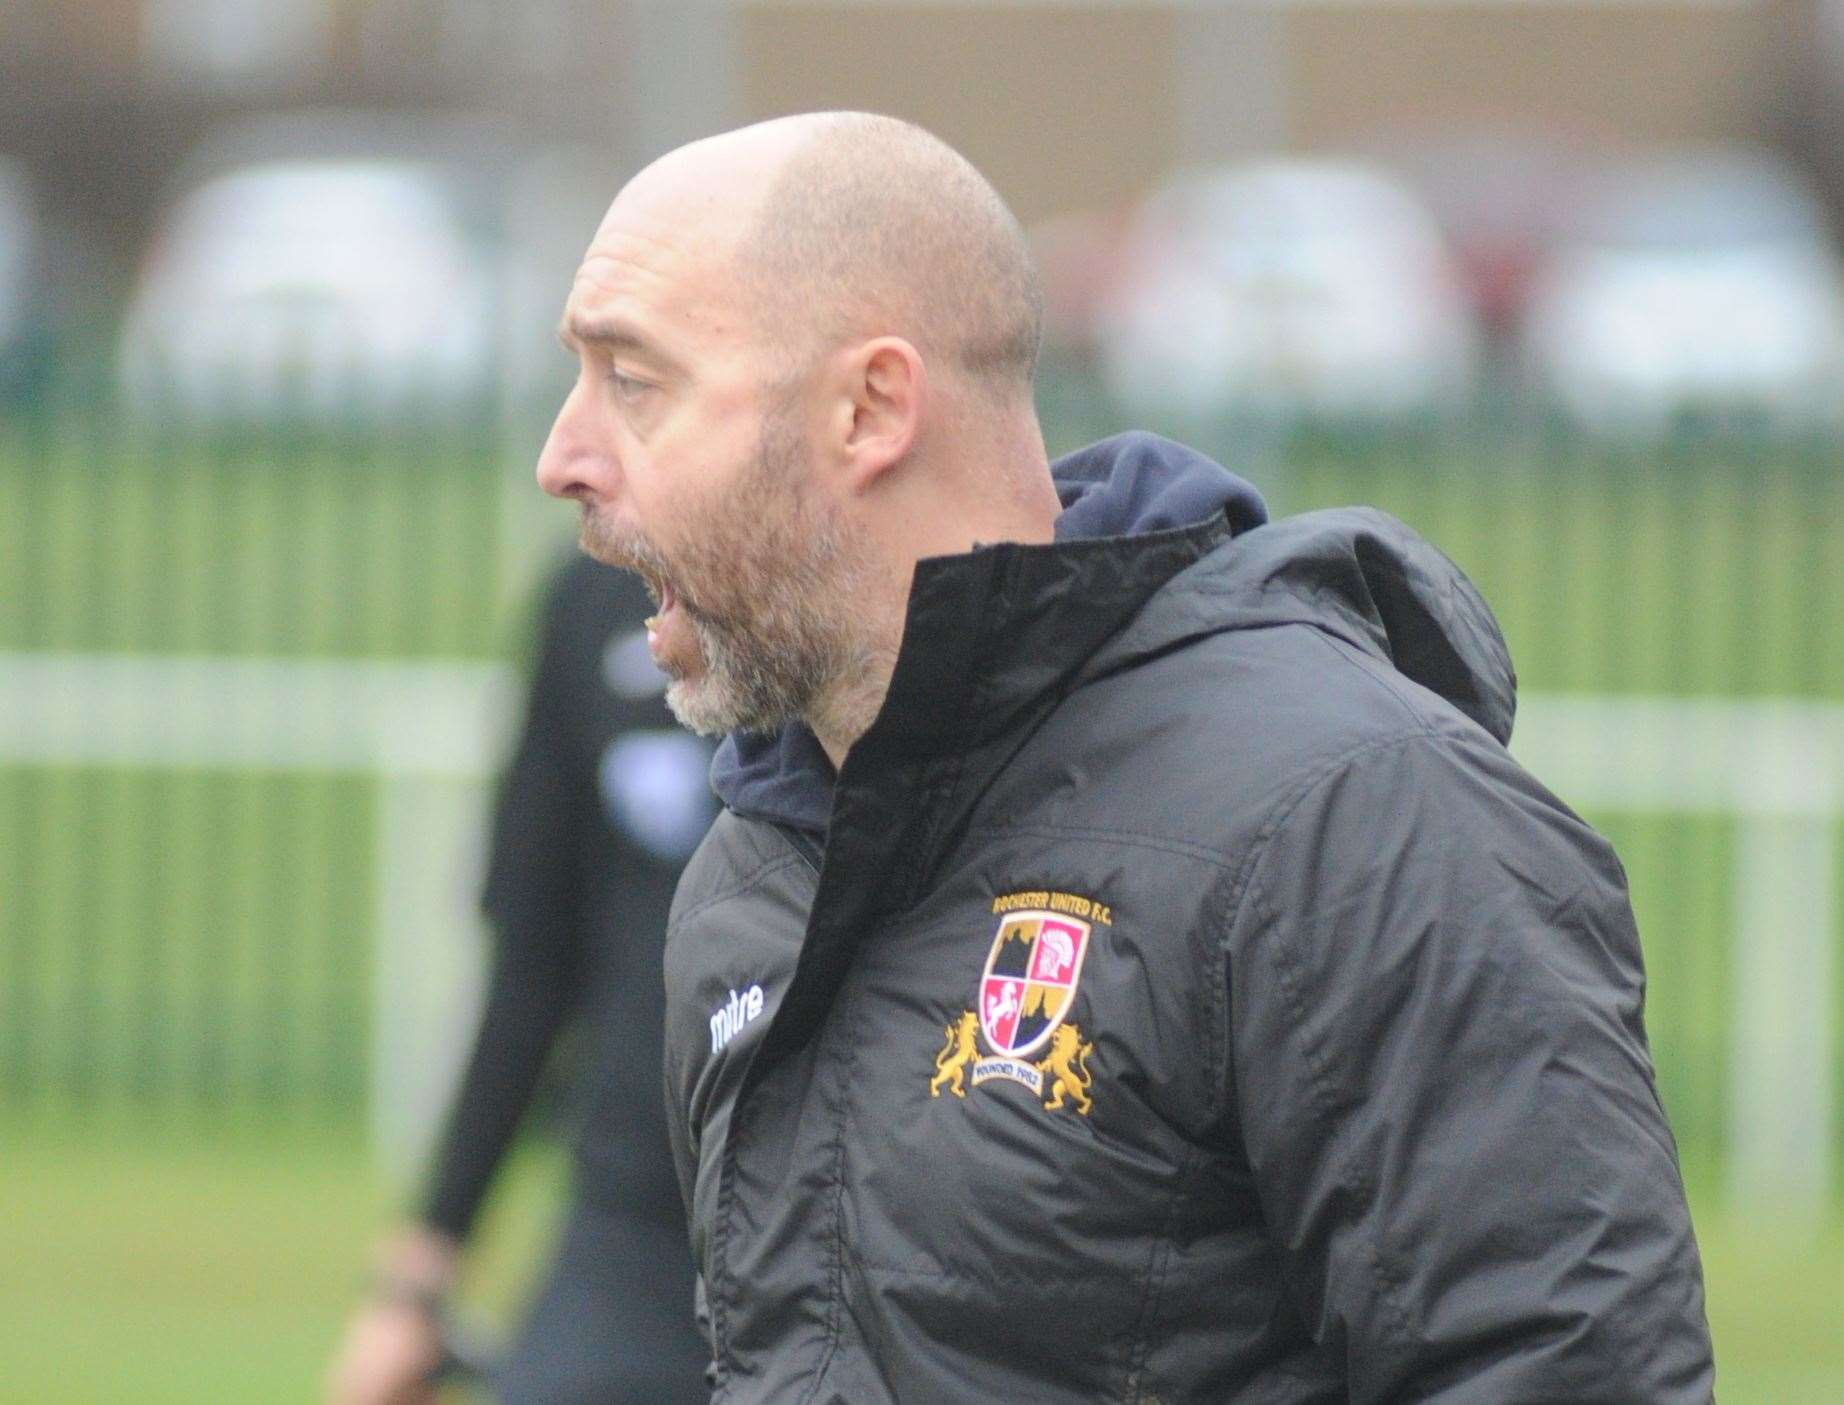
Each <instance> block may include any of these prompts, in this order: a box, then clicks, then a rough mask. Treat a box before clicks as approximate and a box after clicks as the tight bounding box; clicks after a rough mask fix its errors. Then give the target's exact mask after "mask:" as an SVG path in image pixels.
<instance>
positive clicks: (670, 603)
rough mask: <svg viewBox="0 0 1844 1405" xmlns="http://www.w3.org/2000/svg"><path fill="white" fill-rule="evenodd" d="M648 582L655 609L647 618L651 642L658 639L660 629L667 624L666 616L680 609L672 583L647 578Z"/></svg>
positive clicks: (648, 589)
mask: <svg viewBox="0 0 1844 1405" xmlns="http://www.w3.org/2000/svg"><path fill="white" fill-rule="evenodd" d="M646 581H647V591H648V593H649V594H651V595H652V596H653V603H654V607H655V608H654V611H653V613H652V614H651V615H650V616H648V618H647V635H648V639H649V642H650V641H651V640H653V639H656V638H658V636H659V631H660V627H661V625H663V624H664V623H665V620H666V616H668V615H670V614H671V613H672V612H673V611H674V610H675V609H677V608H678V604H679V597H678V595H677V594H676V593H675V592H674V590H673V588H672V582H671V581H668V580H663V579H662V580H654V579H653V578H652V577H647V578H646Z"/></svg>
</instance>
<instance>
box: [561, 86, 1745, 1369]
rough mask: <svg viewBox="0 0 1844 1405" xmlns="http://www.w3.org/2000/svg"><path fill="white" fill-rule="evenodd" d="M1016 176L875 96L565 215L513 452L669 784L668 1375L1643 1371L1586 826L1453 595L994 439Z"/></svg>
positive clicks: (1178, 486)
mask: <svg viewBox="0 0 1844 1405" xmlns="http://www.w3.org/2000/svg"><path fill="white" fill-rule="evenodd" d="M1038 325H1039V295H1038V291H1037V285H1036V281H1035V278H1034V275H1033V273H1032V268H1031V263H1030V259H1029V257H1028V254H1027V252H1026V248H1025V244H1024V241H1023V239H1022V237H1021V235H1020V233H1019V230H1018V227H1017V224H1016V222H1015V221H1014V220H1013V219H1012V217H1011V216H1010V214H1009V213H1008V212H1007V210H1006V208H1005V206H1004V204H1003V202H1002V201H1001V200H1000V199H999V197H998V196H997V195H996V194H995V193H994V192H993V190H992V189H991V187H990V186H989V185H988V184H987V183H986V182H985V180H983V179H982V178H981V177H980V175H979V174H978V173H977V172H976V171H975V170H974V169H973V168H972V167H971V166H970V165H968V163H967V162H966V161H965V160H964V159H962V158H961V157H960V156H959V155H957V154H956V153H955V152H953V151H952V150H951V149H949V148H948V147H946V146H945V145H944V144H942V143H941V142H939V141H938V140H936V139H935V138H933V137H931V136H929V135H928V134H927V133H924V132H922V131H919V130H918V129H916V128H914V127H911V126H908V125H906V124H904V123H901V122H897V121H893V120H891V119H887V118H880V117H874V116H868V115H863V114H818V115H810V116H803V117H799V118H792V119H785V120H782V121H778V122H772V123H767V124H763V125H761V126H756V127H750V128H746V129H744V130H742V131H738V132H732V133H729V134H726V135H724V136H721V137H717V138H713V139H711V140H708V141H704V142H699V143H695V144H693V145H691V146H688V147H685V148H683V149H682V150H679V151H677V152H674V153H672V154H671V155H669V156H667V157H665V158H663V159H662V160H660V161H659V162H658V163H656V164H655V165H653V166H652V167H650V168H649V169H647V170H646V171H644V172H642V173H641V174H640V175H639V176H637V177H636V178H635V179H634V180H633V181H632V182H630V183H629V185H628V186H627V187H626V188H625V189H624V190H623V191H622V192H621V193H620V195H619V196H618V198H617V199H616V200H615V202H614V204H613V206H612V207H611V208H610V210H609V212H608V215H607V217H606V219H605V220H604V221H603V223H602V226H601V228H600V229H599V230H598V231H597V233H596V236H595V240H594V242H593V243H592V245H591V246H590V249H589V251H588V254H587V256H586V258H585V259H584V261H583V264H582V267H581V269H580V271H579V272H578V274H577V277H576V281H575V285H574V287H573V289H572V291H571V294H570V297H569V300H568V303H567V305H566V308H565V313H564V324H563V334H564V340H565V342H566V344H567V345H568V346H569V348H570V349H571V350H572V351H573V352H574V353H575V354H576V355H577V357H578V358H579V361H580V364H581V374H580V377H579V379H578V381H577V383H576V386H575V388H574V389H573V390H572V392H571V394H570V396H569V398H568V400H567V401H566V402H565V404H564V406H563V409H562V411H561V412H560V413H559V415H558V418H557V422H556V425H555V427H554V428H553V430H552V432H551V436H550V439H549V442H548V443H547V444H546V446H545V449H544V453H543V457H542V459H541V461H540V463H539V467H538V477H539V480H540V482H541V483H542V484H543V486H544V487H545V489H546V490H547V491H549V492H551V493H553V494H556V495H558V496H562V497H566V498H570V499H573V500H574V501H575V502H577V503H578V504H579V506H580V508H581V512H582V540H583V545H584V546H585V548H586V549H587V550H589V551H590V552H591V553H592V554H594V555H596V556H598V557H600V558H601V559H603V560H604V561H608V562H612V563H614V564H616V565H620V566H624V567H627V568H629V569H631V570H633V571H636V572H638V573H639V574H640V575H641V576H642V578H643V579H644V580H645V581H646V583H647V585H648V586H649V588H650V590H651V591H652V594H653V596H654V598H655V599H656V601H657V602H658V609H657V611H656V613H655V615H654V617H653V619H652V620H651V622H650V624H649V642H650V645H651V647H652V650H653V653H654V657H655V658H656V659H657V660H658V661H659V663H660V665H661V666H662V668H664V669H665V670H666V672H668V673H669V674H670V675H671V676H672V678H673V680H674V681H673V683H672V685H671V687H670V689H669V691H668V702H669V704H670V705H671V707H672V708H673V711H674V712H675V713H676V715H677V716H678V717H679V719H680V720H681V721H682V722H684V723H685V724H686V725H687V726H689V727H691V728H693V729H694V730H696V731H699V732H702V733H707V734H711V735H723V736H724V737H725V740H724V742H723V743H722V745H721V747H720V750H719V753H718V758H717V762H716V764H715V766H714V769H713V779H714V783H715V786H716V789H717V791H718V793H719V796H720V797H721V799H722V800H723V802H724V813H723V814H722V815H721V816H720V817H719V819H718V820H717V822H716V824H715V825H714V827H713V828H712V830H711V833H710V835H709V836H708V837H707V839H706V840H705V842H704V844H703V846H702V847H701V848H700V850H699V851H698V853H697V855H696V856H695V857H694V858H693V860H692V862H691V864H690V866H689V868H688V869H687V871H686V874H685V876H684V878H683V879H682V881H681V883H680V886H679V890H678V894H677V896H676V898H675V901H674V905H673V915H672V920H671V926H670V930H669V932H668V937H667V950H666V973H665V975H666V987H667V1016H666V1020H667V1031H666V1041H667V1043H666V1083H667V1116H668V1122H669V1126H670V1128H671V1131H672V1137H673V1142H674V1151H675V1154H676V1159H677V1163H678V1168H679V1175H680V1181H681V1186H682V1189H683V1192H684V1196H685V1200H686V1204H687V1207H688V1209H689V1212H690V1217H691V1232H692V1244H693V1251H694V1257H695V1259H696V1261H697V1264H698V1267H699V1270H700V1273H701V1284H702V1293H701V1294H700V1297H701V1303H702V1307H703V1313H702V1315H703V1319H704V1321H705V1324H706V1330H707V1334H708V1336H709V1339H710V1343H711V1350H712V1358H713V1360H712V1373H711V1374H712V1379H713V1382H714V1387H715V1392H716V1393H715V1399H717V1400H720V1401H725V1402H739V1403H740V1402H770V1401H773V1402H788V1401H800V1402H822V1401H824V1402H840V1403H841V1405H844V1402H850V1405H867V1403H869V1402H882V1401H899V1400H900V1401H902V1402H904V1405H917V1402H935V1401H941V1402H948V1401H987V1400H1030V1401H1071V1402H1074V1401H1093V1400H1102V1399H1109V1400H1135V1401H1155V1400H1156V1401H1165V1402H1175V1401H1202V1400H1208V1401H1224V1400H1238V1401H1242V1400H1246V1401H1257V1400H1259V1401H1265V1402H1308V1401H1313V1402H1316V1401H1346V1400H1351V1401H1402V1400H1411V1399H1412V1400H1440V1401H1456V1402H1458V1401H1535V1400H1565V1399H1566V1400H1586V1399H1593V1400H1596V1401H1634V1402H1637V1401H1646V1402H1659V1401H1672V1402H1677V1401H1702V1400H1707V1399H1708V1398H1709V1395H1710V1379H1711V1370H1712V1368H1711V1361H1710V1347H1709V1338H1708V1330H1707V1326H1706V1324H1705V1319H1704V1311H1703V1295H1702V1282H1701V1270H1700V1267H1699V1264H1698V1257H1697V1251H1696V1245H1695V1242H1694V1239H1693V1236H1692V1232H1691V1226H1690V1221H1689V1216H1688V1213H1687V1210H1686V1207H1685V1200H1684V1195H1683V1189H1682V1185H1681V1181H1680V1178H1679V1174H1678V1168H1677V1163H1676V1153H1675V1149H1674V1146H1673V1142H1672V1138H1671V1134H1670V1131H1669V1129H1668V1127H1667V1126H1666V1122H1665V1118H1664V1114H1663V1112H1662V1110H1661V1108H1660V1105H1659V1102H1658V1099H1657V1096H1656V1093H1655V1091H1654V1087H1653V1075H1652V1065H1651V1061H1650V1056H1649V1053H1648V1051H1647V1048H1646V1042H1645V1035H1644V1028H1643V1023H1642V1019H1641V992H1642V987H1643V974H1642V970H1641V964H1640V955H1639V946H1638V942H1637V938H1636V934H1635V932H1634V929H1633V923H1632V917H1631V912H1630V908H1629V905H1628V902H1627V898H1626V894H1625V891H1624V888H1623V878H1622V875H1621V871H1620V867H1619V864H1618V862H1617V860H1616V859H1615V858H1614V856H1613V854H1612V852H1611V851H1610V850H1609V848H1608V847H1607V845H1606V844H1605V843H1604V842H1603V841H1602V840H1601V839H1600V838H1599V837H1598V836H1597V835H1595V834H1594V833H1593V832H1592V831H1591V830H1589V829H1588V828H1587V827H1586V826H1585V825H1584V824H1582V822H1581V821H1580V820H1579V819H1577V818H1576V817H1575V816H1574V815H1573V814H1571V813H1570V812H1569V811H1568V810H1567V809H1566V808H1565V807H1564V806H1563V805H1562V804H1561V803H1560V802H1559V801H1557V800H1556V799H1555V798H1554V797H1553V796H1551V795H1550V794H1549V793H1548V792H1547V791H1545V790H1544V789H1543V788H1542V787H1541V786H1540V785H1538V784H1537V783H1536V782H1535V781H1534V780H1533V779H1532V778H1531V777H1530V776H1528V775H1527V774H1526V773H1524V772H1523V771H1522V770H1521V769H1520V768H1519V767H1518V766H1517V765H1516V763H1515V762H1513V761H1512V760H1511V758H1510V756H1509V755H1508V753H1507V752H1506V750H1505V747H1504V742H1505V741H1506V739H1507V738H1508V736H1509V733H1510V726H1511V717H1512V709H1513V687H1514V684H1513V677H1512V672H1511V666H1510V660H1509V658H1508V657H1507V654H1506V651H1505V647H1504V643H1503V639H1502V637H1501V636H1500V634H1499V632H1498V629H1497V626H1496V623H1495V622H1494V620H1493V619H1492V616H1491V613H1490V611H1489V610H1488V609H1487V608H1486V606H1485V604H1484V602H1483V601H1482V600H1480V598H1479V597H1478V595H1477V593H1476V592H1475V591H1474V590H1473V588H1472V587H1471V585H1470V584H1469V583H1468V582H1467V581H1466V580H1465V579H1464V577H1462V576H1461V575H1460V574H1459V573H1458V571H1457V570H1456V569H1455V568H1454V567H1453V566H1452V565H1451V563H1449V562H1448V561H1446V559H1445V558H1444V557H1442V556H1440V554H1439V553H1438V552H1436V551H1435V550H1433V549H1432V548H1431V547H1429V546H1428V545H1427V544H1426V543H1425V542H1422V541H1421V540H1420V539H1419V538H1417V537H1415V536H1414V535H1413V534H1412V533H1410V532H1409V531H1408V530H1407V529H1406V528H1404V527H1403V526H1402V525H1401V524H1399V523H1396V522H1394V521H1392V520H1391V519H1389V518H1387V517H1385V516H1383V515H1382V514H1380V513H1375V512H1370V511H1365V510H1350V511H1342V512H1333V513H1324V514H1314V515H1310V516H1307V517H1302V518H1297V519H1294V520H1292V521H1289V522H1284V523H1274V524H1269V523H1268V522H1267V520H1266V512H1265V510H1264V508H1263V506H1262V503H1261V500H1260V498H1259V496H1258V495H1257V494H1256V493H1255V492H1254V490H1253V489H1251V488H1250V487H1249V486H1248V485H1247V484H1245V483H1243V482H1241V481H1239V480H1238V479H1236V478H1234V477H1233V476H1232V475H1230V474H1228V473H1227V472H1225V471H1224V470H1223V469H1221V468H1219V467H1218V466H1216V465H1215V464H1213V463H1210V462H1208V461H1207V460H1205V459H1203V458H1201V457H1200V456H1198V455H1196V454H1194V453H1191V452H1190V451H1188V450H1185V449H1183V448H1181V447H1180V446H1178V445H1176V444H1172V443H1170V442H1168V441H1165V440H1161V439H1157V438H1154V437H1152V436H1149V435H1125V436H1122V437H1120V438H1117V439H1113V440H1109V441H1106V442H1104V443H1102V444H1098V445H1095V446H1093V447H1091V448H1089V449H1086V450H1083V451H1081V452H1079V453H1077V454H1075V455H1072V456H1070V457H1069V458H1067V459H1064V460H1062V461H1060V462H1059V463H1058V464H1056V465H1054V466H1052V465H1050V464H1049V463H1048V462H1047V460H1046V455H1045V451H1044V447H1043V440H1042V436H1041V434H1040V432H1039V429H1038V425H1037V419H1036V415H1035V412H1034V409H1033V404H1032V394H1031V377H1032V372H1033V367H1034V362H1035V358H1036V351H1037V344H1038Z"/></svg>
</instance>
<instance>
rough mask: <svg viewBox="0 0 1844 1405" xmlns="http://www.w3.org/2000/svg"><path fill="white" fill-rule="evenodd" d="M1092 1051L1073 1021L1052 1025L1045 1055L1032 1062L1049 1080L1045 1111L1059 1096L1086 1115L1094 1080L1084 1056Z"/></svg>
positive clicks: (1055, 1105) (1052, 1107) (1058, 1101)
mask: <svg viewBox="0 0 1844 1405" xmlns="http://www.w3.org/2000/svg"><path fill="white" fill-rule="evenodd" d="M968 1018H972V1017H971V1016H969V1017H968ZM1094 1052H1095V1046H1094V1045H1093V1044H1085V1043H1083V1042H1082V1031H1081V1030H1079V1029H1077V1028H1076V1027H1075V1026H1074V1025H1070V1024H1062V1025H1058V1026H1057V1027H1056V1031H1055V1032H1054V1033H1053V1034H1051V1036H1050V1054H1049V1056H1048V1057H1047V1058H1045V1059H1044V1060H1043V1061H1042V1062H1040V1063H1037V1064H1034V1065H1033V1067H1034V1068H1036V1070H1037V1071H1038V1072H1039V1073H1041V1074H1044V1075H1045V1076H1046V1077H1047V1078H1048V1079H1049V1082H1050V1097H1049V1099H1048V1100H1047V1101H1046V1102H1045V1103H1044V1111H1045V1112H1055V1111H1056V1110H1057V1109H1058V1108H1060V1107H1061V1106H1063V1100H1064V1099H1065V1098H1068V1099H1069V1100H1070V1101H1071V1102H1072V1103H1074V1104H1075V1109H1076V1111H1077V1112H1079V1113H1081V1114H1082V1115H1083V1116H1084V1117H1087V1116H1088V1114H1089V1109H1090V1108H1092V1107H1093V1106H1094V1105H1095V1103H1094V1100H1093V1099H1092V1098H1090V1097H1089V1095H1088V1090H1089V1088H1090V1086H1091V1085H1093V1083H1094V1081H1095V1079H1094V1075H1092V1074H1091V1073H1090V1072H1089V1071H1088V1056H1089V1055H1090V1054H1092V1053H1094Z"/></svg>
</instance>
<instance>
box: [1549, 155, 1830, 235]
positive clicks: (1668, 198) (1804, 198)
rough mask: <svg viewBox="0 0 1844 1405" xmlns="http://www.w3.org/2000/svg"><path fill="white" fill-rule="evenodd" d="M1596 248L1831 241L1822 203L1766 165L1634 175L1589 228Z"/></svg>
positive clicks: (1601, 205) (1612, 188)
mask: <svg viewBox="0 0 1844 1405" xmlns="http://www.w3.org/2000/svg"><path fill="white" fill-rule="evenodd" d="M1585 232H1586V233H1587V235H1588V237H1589V238H1590V239H1591V240H1592V241H1593V242H1595V243H1598V244H1603V245H1607V246H1609V247H1613V248H1623V249H1633V250H1670V249H1691V248H1710V247H1722V246H1735V245H1746V244H1764V243H1787V242H1802V243H1811V242H1814V241H1823V239H1824V238H1825V230H1824V219H1823V216H1822V215H1821V214H1820V213H1819V210H1818V207H1817V205H1816V203H1815V202H1814V201H1813V199H1812V198H1811V196H1810V195H1809V194H1807V192H1806V191H1805V190H1804V188H1803V187H1802V186H1801V185H1800V184H1799V183H1798V182H1797V180H1796V179H1795V178H1793V177H1792V176H1790V175H1788V174H1786V173H1784V172H1782V171H1780V170H1779V169H1778V168H1776V167H1774V166H1771V165H1767V164H1765V163H1762V164H1754V163H1748V164H1733V163H1711V164H1683V165H1673V166H1668V167H1661V168H1653V169H1650V170H1644V171H1638V172H1632V173H1629V174H1628V175H1627V176H1625V177H1623V178H1621V179H1620V180H1618V181H1617V182H1612V183H1610V185H1609V193H1607V194H1606V195H1604V196H1603V197H1602V199H1601V200H1600V201H1598V202H1597V203H1596V204H1595V206H1594V209H1593V211H1592V213H1591V214H1590V216H1589V218H1588V220H1587V222H1586V231H1585Z"/></svg>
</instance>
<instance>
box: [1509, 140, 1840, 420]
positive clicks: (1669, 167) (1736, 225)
mask: <svg viewBox="0 0 1844 1405" xmlns="http://www.w3.org/2000/svg"><path fill="white" fill-rule="evenodd" d="M1528 349H1529V356H1530V363H1531V369H1532V370H1533V372H1534V373H1535V375H1536V376H1537V377H1538V379H1539V382H1540V385H1541V387H1542V388H1543V389H1544V390H1545V391H1546V392H1547V394H1548V395H1549V396H1550V397H1552V398H1553V400H1554V402H1555V403H1556V404H1557V405H1558V406H1559V407H1560V408H1561V409H1562V410H1563V411H1564V412H1565V413H1566V414H1567V415H1568V416H1569V417H1570V418H1571V419H1573V420H1575V421H1576V422H1578V423H1580V424H1582V425H1583V426H1585V427H1587V428H1589V429H1591V430H1595V431H1601V432H1607V433H1613V434H1623V435H1634V434H1636V435H1641V436H1652V435H1657V434H1661V433H1664V432H1665V431H1667V430H1668V429H1669V428H1670V427H1671V426H1672V425H1673V424H1674V423H1676V422H1678V421H1679V420H1681V419H1682V418H1684V417H1685V416H1687V415H1688V416H1692V417H1695V418H1696V419H1698V420H1703V419H1706V418H1707V419H1711V420H1714V421H1717V422H1735V421H1737V420H1738V419H1739V422H1740V423H1741V424H1743V425H1745V426H1747V427H1756V426H1758V427H1761V428H1769V429H1771V428H1780V429H1801V428H1806V429H1809V428H1813V427H1817V426H1820V425H1827V424H1834V423H1836V422H1837V421H1838V417H1839V413H1840V408H1841V401H1844V268H1841V267H1840V264H1839V259H1838V255H1837V252H1836V249H1835V247H1834V245H1833V242H1832V238H1831V234H1830V231H1829V229H1828V228H1827V225H1826V221H1825V217H1824V213H1823V211H1822V209H1821V208H1820V206H1819V203H1818V201H1817V199H1816V198H1815V197H1814V196H1813V194H1812V193H1811V191H1810V190H1809V189H1808V188H1807V187H1806V185H1805V183H1804V182H1803V181H1802V180H1801V179H1800V178H1799V176H1798V175H1797V174H1796V173H1795V172H1794V171H1792V170H1791V169H1790V168H1789V167H1787V166H1786V165H1784V164H1783V163H1781V162H1779V161H1777V160H1775V159H1773V158H1771V157H1768V156H1765V155H1756V154H1750V153H1737V152H1712V153H1705V154H1701V155H1686V156H1679V157H1673V158H1668V159H1658V160H1653V161H1650V162H1645V163H1642V164H1637V165H1632V166H1629V167H1625V168H1622V169H1619V170H1616V171H1613V172H1610V173H1608V174H1607V175H1606V176H1605V177H1604V178H1603V179H1602V180H1600V181H1599V182H1598V183H1597V189H1596V191H1595V193H1594V194H1593V195H1592V196H1591V197H1590V198H1588V199H1587V200H1586V201H1585V202H1584V203H1583V205H1582V206H1581V212H1580V217H1579V223H1578V224H1577V227H1576V228H1575V229H1574V230H1573V232H1572V233H1571V235H1570V237H1569V238H1568V239H1567V240H1566V242H1565V243H1564V244H1563V245H1562V246H1561V248H1560V249H1559V251H1558V253H1557V256H1556V259H1555V262H1554V264H1553V266H1552V267H1551V269H1550V270H1549V272H1548V274H1547V276H1546V278H1545V279H1544V281H1543V284H1542V286H1541V289H1540V292H1539V294H1538V296H1537V300H1536V302H1535V304H1534V307H1533V312H1532V317H1531V324H1530V330H1529V344H1528Z"/></svg>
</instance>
